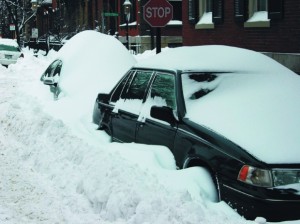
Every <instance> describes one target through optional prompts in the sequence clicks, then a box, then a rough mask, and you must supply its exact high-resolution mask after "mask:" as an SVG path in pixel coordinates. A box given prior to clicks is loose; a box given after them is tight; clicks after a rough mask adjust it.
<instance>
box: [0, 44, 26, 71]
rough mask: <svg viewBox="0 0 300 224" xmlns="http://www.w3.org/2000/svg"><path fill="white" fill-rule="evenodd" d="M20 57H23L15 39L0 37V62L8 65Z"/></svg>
mask: <svg viewBox="0 0 300 224" xmlns="http://www.w3.org/2000/svg"><path fill="white" fill-rule="evenodd" d="M20 57H24V55H23V53H22V52H21V48H20V46H19V45H18V43H17V41H15V40H13V39H6V38H0V64H1V65H4V66H8V65H10V64H14V63H16V62H17V60H18V59H19V58H20Z"/></svg>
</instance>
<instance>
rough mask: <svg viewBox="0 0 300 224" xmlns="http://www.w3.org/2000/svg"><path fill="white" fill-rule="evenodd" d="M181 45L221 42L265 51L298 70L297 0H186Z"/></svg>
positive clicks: (299, 17) (299, 19) (299, 20)
mask: <svg viewBox="0 0 300 224" xmlns="http://www.w3.org/2000/svg"><path fill="white" fill-rule="evenodd" d="M182 12H183V14H182V18H183V19H182V21H183V29H182V36H183V45H204V44H222V45H232V46H237V47H243V48H248V49H252V50H256V51H259V52H267V53H266V54H268V55H269V56H271V57H273V58H275V59H276V60H278V61H279V62H281V63H283V64H285V65H286V66H287V67H290V68H291V69H293V70H294V71H296V72H298V73H300V26H299V24H300V13H299V12H300V1H295V0H226V1H225V0H187V1H183V2H182Z"/></svg>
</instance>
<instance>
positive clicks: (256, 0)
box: [234, 0, 283, 27]
mask: <svg viewBox="0 0 300 224" xmlns="http://www.w3.org/2000/svg"><path fill="white" fill-rule="evenodd" d="M234 17H235V20H236V22H243V23H244V27H270V20H274V21H275V20H280V19H282V18H283V0H276V1H273V0H272V1H271V0H248V1H245V0H234Z"/></svg>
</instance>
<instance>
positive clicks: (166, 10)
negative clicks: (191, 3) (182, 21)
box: [143, 0, 173, 53]
mask: <svg viewBox="0 0 300 224" xmlns="http://www.w3.org/2000/svg"><path fill="white" fill-rule="evenodd" d="M143 9H144V10H143V17H144V20H145V21H146V22H147V23H148V24H149V25H150V26H151V27H156V53H160V52H161V27H165V26H166V25H167V23H168V22H169V21H170V20H171V19H173V6H172V5H171V4H170V3H169V2H168V1H167V0H149V1H148V2H147V3H146V4H145V5H144V6H143Z"/></svg>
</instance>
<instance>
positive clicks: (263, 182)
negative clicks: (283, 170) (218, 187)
mask: <svg viewBox="0 0 300 224" xmlns="http://www.w3.org/2000/svg"><path fill="white" fill-rule="evenodd" d="M237 179H238V180H240V181H242V182H244V183H247V184H251V185H254V186H260V187H273V183H272V175H271V172H270V171H269V170H264V169H259V168H256V167H252V166H246V165H245V166H243V167H242V169H241V170H240V172H239V175H238V178H237Z"/></svg>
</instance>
